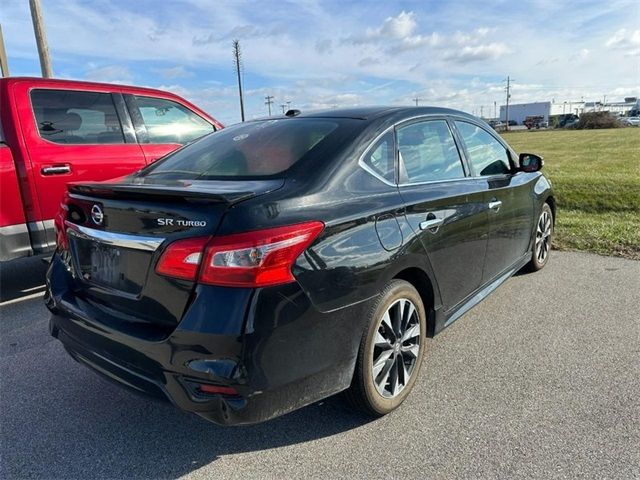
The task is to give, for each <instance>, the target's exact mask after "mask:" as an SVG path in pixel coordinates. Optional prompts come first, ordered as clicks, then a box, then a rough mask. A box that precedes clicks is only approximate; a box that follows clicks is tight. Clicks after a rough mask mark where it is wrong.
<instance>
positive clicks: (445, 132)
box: [398, 120, 465, 183]
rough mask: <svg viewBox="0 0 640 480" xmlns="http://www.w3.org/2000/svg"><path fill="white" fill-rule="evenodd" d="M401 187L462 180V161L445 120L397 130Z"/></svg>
mask: <svg viewBox="0 0 640 480" xmlns="http://www.w3.org/2000/svg"><path fill="white" fill-rule="evenodd" d="M398 150H399V152H400V173H401V183H420V182H430V181H439V180H451V179H455V178H462V177H464V176H465V175H464V169H463V167H462V160H461V159H460V154H459V153H458V149H457V147H456V144H455V141H454V139H453V135H452V134H451V130H450V129H449V126H448V125H447V122H446V121H445V120H430V121H426V122H419V123H413V124H411V125H407V126H405V127H400V128H398Z"/></svg>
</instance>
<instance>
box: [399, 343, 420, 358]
mask: <svg viewBox="0 0 640 480" xmlns="http://www.w3.org/2000/svg"><path fill="white" fill-rule="evenodd" d="M400 350H401V351H402V353H408V354H409V355H411V356H412V357H413V358H418V353H419V352H420V345H416V344H412V345H406V346H405V345H403V346H402V348H401V349H400Z"/></svg>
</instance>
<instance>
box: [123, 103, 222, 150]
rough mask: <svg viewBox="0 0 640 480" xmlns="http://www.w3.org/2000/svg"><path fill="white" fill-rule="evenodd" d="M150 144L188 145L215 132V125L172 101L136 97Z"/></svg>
mask: <svg viewBox="0 0 640 480" xmlns="http://www.w3.org/2000/svg"><path fill="white" fill-rule="evenodd" d="M135 98H136V102H137V104H138V109H139V110H140V115H141V116H142V120H143V121H144V124H145V126H146V128H147V134H148V137H149V142H150V143H182V144H184V143H188V142H191V141H192V140H195V139H196V138H199V137H202V136H203V135H206V134H207V133H211V132H213V131H214V128H213V125H211V124H210V123H209V122H207V121H206V120H204V119H203V118H201V117H199V116H198V115H196V114H195V113H194V112H192V111H191V110H189V109H188V108H186V107H184V106H182V105H180V104H179V103H176V102H172V101H171V100H164V99H162V98H153V97H142V96H136V97H135Z"/></svg>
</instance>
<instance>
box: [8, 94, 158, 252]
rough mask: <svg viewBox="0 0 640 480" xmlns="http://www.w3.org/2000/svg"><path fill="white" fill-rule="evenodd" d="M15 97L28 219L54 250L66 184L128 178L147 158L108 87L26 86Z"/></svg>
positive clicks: (121, 103) (119, 100)
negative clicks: (56, 221) (55, 221)
mask: <svg viewBox="0 0 640 480" xmlns="http://www.w3.org/2000/svg"><path fill="white" fill-rule="evenodd" d="M14 96H15V104H16V106H17V110H18V118H19V125H20V126H21V130H22V137H23V139H24V143H23V148H26V151H27V154H28V155H26V156H25V165H24V167H25V171H24V175H21V182H22V188H23V198H24V201H25V211H26V214H27V217H28V218H27V220H28V222H29V224H30V228H31V227H33V228H34V229H36V230H38V231H41V230H42V228H44V231H45V232H46V237H47V242H48V243H49V246H52V245H53V243H54V238H53V220H52V219H53V217H54V216H55V214H56V212H57V211H58V209H59V208H60V200H61V199H62V196H63V194H64V192H65V191H66V185H67V183H69V182H78V181H96V180H97V181H99V180H108V179H110V178H115V177H120V176H123V175H127V174H129V173H131V172H133V171H135V170H138V169H140V168H141V167H143V166H145V165H146V161H145V157H144V155H143V152H142V150H141V148H140V145H138V143H137V142H136V138H135V135H134V132H133V126H132V124H131V120H130V119H129V117H128V114H127V112H126V108H125V106H124V100H123V98H122V95H121V94H120V93H114V92H112V91H111V90H109V89H108V87H104V88H101V87H99V86H95V87H94V86H92V87H91V88H90V89H87V90H82V89H78V88H75V87H74V88H73V89H71V88H70V89H65V88H62V87H60V86H59V85H56V86H55V87H52V88H44V87H37V88H33V89H32V88H30V85H29V83H28V82H25V83H18V84H16V88H15V90H14ZM27 159H28V162H27ZM27 163H28V165H27ZM21 173H22V172H21ZM25 192H26V195H25ZM43 248H44V249H46V246H44V247H43Z"/></svg>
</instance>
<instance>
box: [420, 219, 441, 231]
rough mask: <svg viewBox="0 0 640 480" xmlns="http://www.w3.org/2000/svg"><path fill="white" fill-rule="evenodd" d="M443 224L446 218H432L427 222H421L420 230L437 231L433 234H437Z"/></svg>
mask: <svg viewBox="0 0 640 480" xmlns="http://www.w3.org/2000/svg"><path fill="white" fill-rule="evenodd" d="M443 223H444V218H431V219H429V220H425V221H424V222H420V225H419V227H420V230H433V229H435V231H434V232H433V233H436V232H437V231H438V228H439V227H440V225H442V224H443Z"/></svg>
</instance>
